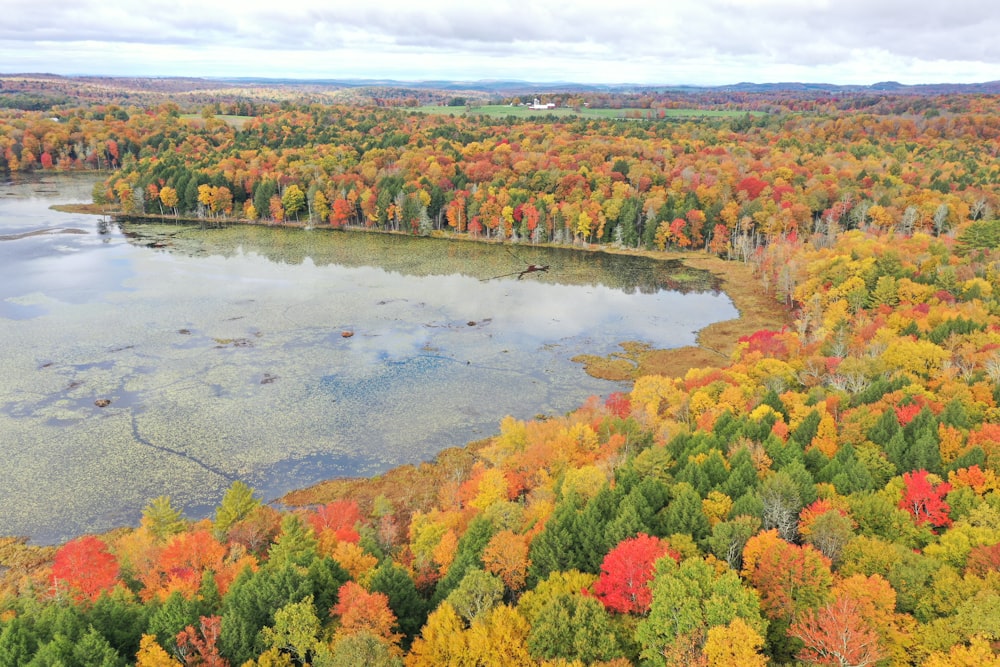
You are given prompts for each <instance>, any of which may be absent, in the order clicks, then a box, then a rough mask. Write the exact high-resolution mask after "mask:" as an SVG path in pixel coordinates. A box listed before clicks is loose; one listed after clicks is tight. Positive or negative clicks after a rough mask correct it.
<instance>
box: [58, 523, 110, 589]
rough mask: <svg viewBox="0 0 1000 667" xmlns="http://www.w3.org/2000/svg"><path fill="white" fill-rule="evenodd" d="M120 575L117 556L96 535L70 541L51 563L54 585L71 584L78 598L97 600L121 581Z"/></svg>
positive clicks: (61, 548)
mask: <svg viewBox="0 0 1000 667" xmlns="http://www.w3.org/2000/svg"><path fill="white" fill-rule="evenodd" d="M118 574H119V568H118V559H117V558H115V556H114V554H112V553H110V552H109V551H108V545H107V544H105V543H104V542H103V541H102V540H100V539H98V538H97V537H94V536H93V535H84V536H83V537H78V538H77V539H75V540H72V541H70V542H67V543H66V544H64V545H63V546H61V547H60V548H59V550H58V551H56V554H55V558H54V559H53V562H52V582H53V585H54V586H55V587H56V588H57V589H58V588H59V587H60V586H67V587H69V588H70V589H71V590H72V591H73V592H74V595H75V597H77V599H88V600H96V599H97V597H98V596H99V595H100V594H101V593H102V592H104V591H106V590H108V589H109V588H111V587H112V586H114V585H115V584H116V583H117V582H118Z"/></svg>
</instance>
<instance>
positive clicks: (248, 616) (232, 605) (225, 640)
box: [219, 565, 314, 665]
mask: <svg viewBox="0 0 1000 667" xmlns="http://www.w3.org/2000/svg"><path fill="white" fill-rule="evenodd" d="M313 593H314V591H313V584H312V582H311V581H310V580H309V579H308V578H307V576H306V575H305V574H303V573H302V572H301V571H300V569H299V568H297V567H294V566H291V565H287V566H284V567H280V568H261V569H260V570H258V571H257V572H253V571H251V570H249V569H247V570H244V571H243V573H242V574H241V575H240V576H239V577H237V579H236V581H235V582H233V585H232V586H231V587H230V589H229V593H228V594H227V595H226V598H225V601H224V603H223V609H222V632H221V633H220V635H219V645H220V647H221V649H222V653H223V655H225V656H227V657H228V658H229V659H230V661H231V662H233V663H235V664H238V665H242V664H243V663H244V662H246V661H247V660H250V659H251V658H253V657H254V656H255V655H259V654H260V653H261V652H262V651H263V650H264V646H263V644H262V643H261V641H260V637H259V634H260V631H261V629H262V628H264V627H265V626H273V625H274V612H275V611H277V610H278V609H281V608H282V607H284V606H285V605H287V604H289V603H291V602H299V601H301V600H302V599H304V598H305V597H306V596H308V595H311V594H313Z"/></svg>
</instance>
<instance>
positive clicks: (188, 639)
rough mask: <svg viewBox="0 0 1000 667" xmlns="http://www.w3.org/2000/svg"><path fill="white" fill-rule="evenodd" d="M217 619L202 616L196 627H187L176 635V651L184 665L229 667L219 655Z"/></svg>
mask: <svg viewBox="0 0 1000 667" xmlns="http://www.w3.org/2000/svg"><path fill="white" fill-rule="evenodd" d="M219 621H220V619H219V617H218V616H202V617H201V619H200V620H199V622H198V627H197V628H195V627H194V626H193V625H189V626H187V627H186V628H184V629H183V630H182V631H181V632H179V633H178V634H177V651H178V653H179V654H180V655H181V656H183V657H184V662H185V664H188V665H199V666H200V665H204V667H229V662H228V661H227V660H226V659H225V658H223V657H222V656H221V655H219V649H218V647H217V646H216V644H217V642H218V641H219Z"/></svg>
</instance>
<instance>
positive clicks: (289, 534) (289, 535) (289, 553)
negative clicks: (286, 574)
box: [267, 513, 318, 567]
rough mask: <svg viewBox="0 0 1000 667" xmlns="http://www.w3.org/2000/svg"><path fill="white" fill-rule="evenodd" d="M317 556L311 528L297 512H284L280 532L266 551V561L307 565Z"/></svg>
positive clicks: (279, 563) (276, 563) (275, 563)
mask: <svg viewBox="0 0 1000 667" xmlns="http://www.w3.org/2000/svg"><path fill="white" fill-rule="evenodd" d="M317 556H318V552H317V550H316V538H315V536H314V535H313V532H312V529H311V528H309V526H307V525H306V523H305V522H304V521H303V520H302V517H300V516H299V515H298V514H294V513H289V514H286V515H285V518H284V519H282V520H281V533H280V534H279V535H278V538H277V539H276V540H275V541H274V544H273V546H271V549H270V550H269V551H268V552H267V558H268V563H270V564H273V565H276V566H282V565H298V566H300V567H309V565H310V564H311V563H312V562H313V561H314V560H315V559H316V557H317Z"/></svg>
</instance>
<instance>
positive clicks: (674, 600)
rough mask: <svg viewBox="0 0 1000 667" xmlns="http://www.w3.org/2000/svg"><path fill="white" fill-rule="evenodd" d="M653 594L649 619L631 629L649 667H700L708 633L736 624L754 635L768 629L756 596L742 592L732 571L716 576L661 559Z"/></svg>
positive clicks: (701, 566) (703, 565)
mask: <svg viewBox="0 0 1000 667" xmlns="http://www.w3.org/2000/svg"><path fill="white" fill-rule="evenodd" d="M652 588H653V602H652V605H651V606H650V610H649V616H648V617H647V618H645V619H644V620H642V621H640V622H639V625H638V627H637V628H636V639H638V640H639V642H640V644H641V645H642V654H641V655H642V657H643V658H645V659H647V660H649V661H650V662H651V664H654V665H678V666H680V665H686V664H698V663H700V662H702V660H703V659H702V653H703V649H704V647H705V643H706V641H707V639H708V632H709V630H710V629H712V628H714V627H719V626H726V625H728V624H730V623H731V622H732V621H733V620H734V619H737V618H738V619H741V620H743V621H744V622H745V623H746V624H747V625H748V626H749V627H750V629H752V631H753V632H755V633H757V634H758V635H763V634H764V631H765V629H766V628H767V621H765V620H764V619H763V618H762V617H761V615H760V599H759V598H758V596H757V593H756V592H755V591H754V590H753V589H750V588H747V587H745V586H744V585H743V582H741V581H740V579H739V577H738V576H737V575H736V572H734V571H733V570H725V571H724V572H722V573H719V572H717V571H715V570H714V569H713V568H712V566H711V565H709V564H708V563H707V562H705V561H704V560H702V559H701V558H688V559H685V560H684V561H682V562H681V563H679V564H678V563H677V562H676V561H674V560H673V559H672V558H661V559H660V560H659V561H657V563H656V578H655V579H654V580H653V585H652ZM713 650H714V649H713Z"/></svg>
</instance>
